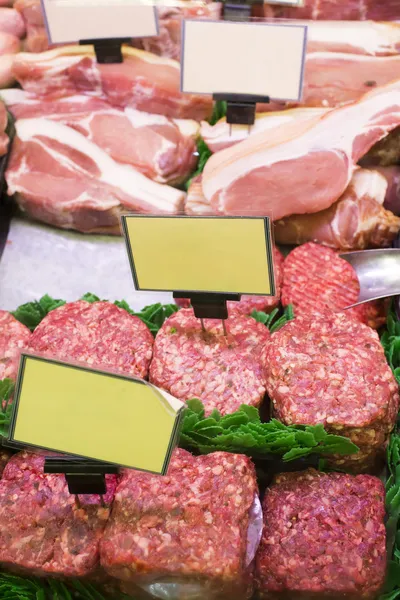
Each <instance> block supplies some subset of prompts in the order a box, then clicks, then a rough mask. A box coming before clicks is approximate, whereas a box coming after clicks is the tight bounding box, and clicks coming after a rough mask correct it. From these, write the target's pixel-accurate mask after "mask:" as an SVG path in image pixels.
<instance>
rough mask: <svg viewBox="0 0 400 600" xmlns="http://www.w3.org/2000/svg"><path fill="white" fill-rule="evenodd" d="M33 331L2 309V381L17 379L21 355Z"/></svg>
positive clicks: (0, 335) (0, 334)
mask: <svg viewBox="0 0 400 600" xmlns="http://www.w3.org/2000/svg"><path fill="white" fill-rule="evenodd" d="M30 337H31V332H30V331H29V329H28V328H27V327H25V325H22V323H20V322H19V321H17V319H15V318H14V317H13V316H12V315H11V314H10V313H8V312H6V311H5V310H0V381H1V380H2V379H6V378H7V377H9V378H10V379H16V377H17V373H18V366H19V357H20V354H21V352H22V350H24V349H26V347H27V346H28V344H29V339H30Z"/></svg>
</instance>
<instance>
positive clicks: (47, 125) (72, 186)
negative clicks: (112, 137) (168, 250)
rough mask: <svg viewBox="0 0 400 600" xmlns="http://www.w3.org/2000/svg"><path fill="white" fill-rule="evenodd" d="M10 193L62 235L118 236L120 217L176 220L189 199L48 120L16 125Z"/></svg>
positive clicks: (8, 174) (11, 160)
mask: <svg viewBox="0 0 400 600" xmlns="http://www.w3.org/2000/svg"><path fill="white" fill-rule="evenodd" d="M16 130H17V137H16V139H15V140H14V144H13V150H12V153H11V158H10V162H9V166H8V169H7V172H6V180H7V183H8V193H9V194H10V195H12V194H14V193H17V194H18V195H19V196H18V201H19V205H20V207H21V209H22V210H23V211H25V212H26V213H28V215H30V216H32V217H33V218H35V219H38V220H41V221H44V222H45V223H50V224H51V225H55V226H57V227H62V228H64V229H77V230H78V231H83V232H99V231H102V232H105V233H119V216H120V214H121V212H123V211H124V210H125V211H133V212H146V213H169V214H176V213H178V212H180V211H181V209H183V202H184V198H185V194H184V193H183V192H181V191H179V190H176V189H174V188H172V187H168V186H166V185H161V184H159V183H155V182H153V181H151V180H150V179H147V177H145V176H144V175H142V174H141V173H139V172H138V171H136V170H135V169H133V167H131V166H130V165H121V164H119V163H117V162H115V161H114V160H113V159H112V158H111V157H110V156H108V155H107V154H106V153H105V152H104V151H103V150H101V149H100V148H99V147H98V146H96V145H95V144H93V142H91V141H90V140H88V139H87V138H85V137H84V136H83V135H81V134H80V133H78V132H77V131H74V130H73V129H71V128H70V127H67V126H66V125H62V124H61V123H56V122H54V121H50V120H48V119H41V118H38V119H20V120H18V121H17V122H16Z"/></svg>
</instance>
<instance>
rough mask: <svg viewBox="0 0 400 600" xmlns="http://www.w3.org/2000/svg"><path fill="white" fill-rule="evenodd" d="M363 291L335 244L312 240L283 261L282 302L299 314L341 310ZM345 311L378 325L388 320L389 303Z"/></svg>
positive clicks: (373, 325)
mask: <svg viewBox="0 0 400 600" xmlns="http://www.w3.org/2000/svg"><path fill="white" fill-rule="evenodd" d="M359 293H360V284H359V281H358V278H357V275H356V272H355V271H354V269H353V267H352V266H351V265H350V264H349V263H348V262H347V261H345V260H344V259H343V258H340V256H338V254H337V253H336V252H335V251H334V250H332V249H331V248H326V247H325V246H320V245H319V244H314V243H313V242H309V243H307V244H303V245H302V246H298V247H297V248H294V250H292V251H291V252H290V254H288V256H287V257H286V259H285V262H284V263H283V285H282V298H281V299H282V304H283V306H288V305H289V304H292V305H293V306H294V309H295V314H296V315H303V314H304V315H324V314H325V313H326V312H327V311H328V312H329V311H333V312H341V311H342V310H343V309H345V308H346V307H348V306H351V305H352V304H355V303H356V302H357V300H358V296H359ZM345 315H346V317H349V318H352V319H355V320H357V321H361V322H362V323H365V324H366V325H369V326H370V327H373V328H378V327H380V326H381V325H383V324H384V323H385V320H386V306H385V304H384V303H382V302H381V301H375V302H368V303H366V304H360V305H358V306H355V307H354V308H350V309H348V310H346V311H345Z"/></svg>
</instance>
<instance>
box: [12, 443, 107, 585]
mask: <svg viewBox="0 0 400 600" xmlns="http://www.w3.org/2000/svg"><path fill="white" fill-rule="evenodd" d="M47 454H49V453H47ZM43 464H44V455H41V454H34V453H28V452H25V451H24V452H20V453H18V454H16V455H14V456H13V457H12V458H11V459H10V461H9V462H8V464H7V466H6V468H5V469H4V473H3V478H2V480H1V481H0V522H1V524H2V525H1V528H0V562H1V563H3V564H6V565H9V566H11V567H12V568H14V569H15V568H17V569H19V570H24V569H27V570H29V572H30V573H34V574H38V575H44V574H46V573H53V574H60V575H65V576H66V577H68V576H71V577H72V576H74V577H80V576H84V575H88V574H90V573H92V572H94V571H95V569H96V568H97V567H98V564H99V541H100V538H101V535H102V533H103V531H104V527H105V525H106V522H107V519H108V517H109V504H110V503H111V501H112V499H113V496H114V491H115V487H116V484H117V479H116V476H115V475H107V476H106V478H107V494H106V495H105V496H104V497H103V499H104V505H102V503H101V501H100V497H98V496H97V497H96V496H80V497H79V500H80V506H78V504H77V501H76V498H75V496H74V495H71V494H70V493H69V492H68V487H67V484H66V481H65V477H64V475H45V474H44V473H43Z"/></svg>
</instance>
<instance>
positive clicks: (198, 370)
mask: <svg viewBox="0 0 400 600" xmlns="http://www.w3.org/2000/svg"><path fill="white" fill-rule="evenodd" d="M204 325H205V331H203V330H202V327H201V322H200V319H196V317H195V316H194V312H193V310H191V309H182V310H180V311H178V312H177V313H174V314H173V315H172V316H171V317H169V319H167V320H166V321H165V323H164V325H163V326H162V327H161V329H160V331H159V332H158V334H157V337H156V339H155V343H154V351H153V360H152V362H151V365H150V381H151V383H154V385H157V386H158V387H160V388H163V389H165V390H167V392H169V393H170V394H172V395H173V396H175V397H176V398H178V399H179V400H182V401H185V400H189V399H190V398H199V399H200V400H202V402H203V403H204V405H205V409H206V412H207V413H210V412H211V411H212V410H213V409H214V408H217V409H218V410H219V411H220V412H221V413H222V414H228V413H232V412H234V411H235V410H238V408H239V407H240V405H241V404H249V405H251V406H259V405H260V404H261V402H262V401H263V399H264V396H265V374H264V369H263V367H262V365H261V351H262V349H263V346H264V345H265V344H266V343H268V340H269V338H270V333H269V330H268V328H267V327H265V325H263V324H262V323H257V322H256V321H255V320H254V319H253V318H252V317H246V316H243V315H239V314H237V315H234V316H230V317H229V318H228V319H226V321H225V327H226V331H227V335H226V336H225V335H224V330H223V328H222V322H221V321H220V320H215V319H205V320H204Z"/></svg>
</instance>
